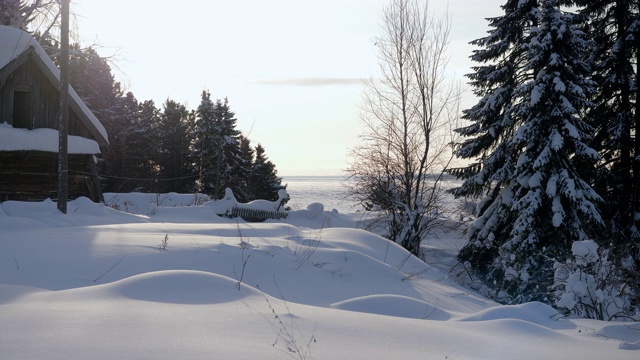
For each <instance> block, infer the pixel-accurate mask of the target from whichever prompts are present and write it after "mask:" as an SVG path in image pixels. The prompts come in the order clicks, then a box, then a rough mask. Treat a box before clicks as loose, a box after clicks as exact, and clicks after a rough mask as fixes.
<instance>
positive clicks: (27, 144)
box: [0, 123, 100, 154]
mask: <svg viewBox="0 0 640 360" xmlns="http://www.w3.org/2000/svg"><path fill="white" fill-rule="evenodd" d="M18 150H33V151H46V152H58V130H54V129H46V128H40V129H33V130H27V129H14V128H13V127H12V126H11V125H9V124H7V123H0V151H18ZM68 153H69V154H99V153H100V146H98V143H97V142H96V141H95V140H91V139H87V138H84V137H82V136H74V135H69V141H68Z"/></svg>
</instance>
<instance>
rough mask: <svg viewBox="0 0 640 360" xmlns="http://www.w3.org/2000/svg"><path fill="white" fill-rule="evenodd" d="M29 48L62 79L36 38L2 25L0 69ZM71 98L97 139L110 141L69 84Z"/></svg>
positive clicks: (103, 129) (54, 74) (0, 30)
mask: <svg viewBox="0 0 640 360" xmlns="http://www.w3.org/2000/svg"><path fill="white" fill-rule="evenodd" d="M29 48H31V49H33V53H34V54H35V55H36V56H38V58H40V60H41V61H42V62H43V63H44V65H45V66H46V68H47V69H48V70H49V71H50V72H51V74H52V75H53V76H54V78H55V79H56V80H58V81H60V70H59V69H58V67H57V66H56V65H55V64H54V63H53V61H51V59H50V58H49V56H48V55H47V53H46V52H45V51H44V49H43V48H42V46H40V44H39V43H38V41H36V39H34V38H33V37H32V36H31V35H30V34H29V33H26V32H24V31H22V30H20V29H16V28H12V27H9V26H2V25H0V69H2V68H4V67H5V66H7V65H8V64H9V63H10V62H11V61H13V60H14V59H16V58H18V56H20V54H22V53H23V52H25V51H27V50H28V49H29ZM69 100H70V101H73V102H74V103H75V104H76V105H77V106H78V107H79V108H80V111H82V114H79V115H84V116H85V117H86V119H87V120H88V123H87V122H86V121H85V119H82V116H80V118H81V120H82V121H83V123H84V124H85V125H86V126H87V128H88V129H89V131H90V132H91V133H92V134H93V135H94V136H95V137H96V139H98V141H100V142H104V143H108V139H109V138H108V136H107V131H106V130H105V128H104V126H102V124H101V123H100V121H99V120H98V119H97V118H96V117H95V115H93V113H92V112H91V110H89V108H88V107H87V105H85V103H84V101H82V99H80V96H78V94H77V93H76V92H75V90H73V88H72V87H71V86H69ZM0 121H1V119H0ZM56 151H57V150H56Z"/></svg>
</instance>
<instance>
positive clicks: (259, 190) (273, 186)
mask: <svg viewBox="0 0 640 360" xmlns="http://www.w3.org/2000/svg"><path fill="white" fill-rule="evenodd" d="M249 188H250V190H251V195H252V198H253V199H263V200H269V201H275V200H278V191H280V190H281V189H285V188H286V186H283V185H282V178H279V177H278V171H277V170H276V166H275V165H274V164H273V163H272V162H271V160H269V158H268V157H267V155H266V154H265V150H264V147H262V145H261V144H258V146H256V158H255V160H254V162H253V165H252V167H251V173H250V175H249Z"/></svg>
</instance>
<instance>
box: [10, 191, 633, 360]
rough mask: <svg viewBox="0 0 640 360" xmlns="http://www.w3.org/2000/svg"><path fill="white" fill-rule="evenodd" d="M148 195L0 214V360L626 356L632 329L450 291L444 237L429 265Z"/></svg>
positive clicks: (449, 234)
mask: <svg viewBox="0 0 640 360" xmlns="http://www.w3.org/2000/svg"><path fill="white" fill-rule="evenodd" d="M118 196H119V197H120V199H116V200H113V198H114V197H118ZM146 196H147V195H144V194H121V195H115V194H114V195H113V196H111V198H110V199H111V204H112V206H114V207H117V208H118V209H119V210H116V209H114V208H112V207H104V206H101V205H98V204H94V203H91V202H90V201H89V200H87V199H78V200H75V201H72V202H70V203H69V206H68V209H69V210H68V214H67V215H63V214H60V213H59V212H58V211H57V210H56V205H55V203H53V202H51V201H45V202H42V203H24V202H11V201H8V202H4V203H2V204H0V324H2V326H0V354H1V355H0V357H1V358H3V359H65V360H67V359H283V358H296V359H303V358H306V359H312V358H313V359H638V358H639V356H640V351H638V350H640V324H639V323H608V322H600V321H594V320H585V319H566V318H562V317H561V316H559V315H558V313H557V312H556V311H555V310H554V309H552V308H550V307H548V306H546V305H543V304H540V303H530V304H524V305H519V306H503V305H498V304H496V303H494V302H492V301H490V300H487V299H484V298H482V297H481V296H479V295H476V294H474V293H473V291H471V290H469V289H466V288H463V287H461V286H459V285H457V281H455V279H454V278H452V277H451V276H450V275H449V274H448V272H447V267H448V266H450V264H451V261H453V258H452V254H453V252H454V251H455V249H456V248H457V247H459V246H460V244H461V241H462V240H461V239H462V235H461V232H460V230H459V229H455V228H453V227H452V228H449V229H447V230H441V231H439V232H438V234H437V235H438V236H436V237H434V238H433V239H430V240H429V241H427V243H426V244H425V247H426V248H425V250H427V260H428V262H429V263H430V264H431V265H433V266H431V265H429V264H425V263H423V262H421V261H419V260H418V259H416V258H413V257H411V256H410V255H409V254H408V253H407V252H406V251H404V250H403V249H402V248H400V247H399V246H396V245H395V244H392V243H390V242H389V241H387V240H385V239H383V238H381V237H379V236H377V235H374V234H372V233H369V232H367V231H365V230H362V229H358V228H357V225H358V223H359V222H360V219H361V218H360V217H361V216H362V214H358V213H347V214H341V213H339V212H336V211H320V210H321V209H320V207H319V206H317V205H315V206H311V207H310V209H309V210H297V211H294V212H291V213H290V214H289V216H288V218H286V219H284V220H281V221H276V220H268V221H266V222H264V223H246V222H244V221H241V220H240V221H238V220H234V219H227V218H220V217H218V216H216V215H215V209H216V206H211V205H212V204H205V205H199V206H180V205H181V204H191V203H192V201H193V200H194V198H193V195H178V194H171V195H165V197H164V198H163V201H162V202H160V201H159V200H160V198H159V197H156V198H155V199H156V203H155V204H154V205H151V206H150V205H149V203H150V202H153V201H154V200H153V199H152V200H151V201H150V200H149V198H147V197H146ZM122 199H126V200H122ZM125 202H126V207H127V208H125ZM116 204H118V205H116ZM158 204H160V206H158ZM133 208H136V209H138V210H137V211H135V212H137V213H138V214H131V213H127V212H124V210H132V209H133Z"/></svg>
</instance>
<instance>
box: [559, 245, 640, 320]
mask: <svg viewBox="0 0 640 360" xmlns="http://www.w3.org/2000/svg"><path fill="white" fill-rule="evenodd" d="M571 251H572V255H573V256H572V258H570V259H567V260H566V262H565V263H559V262H556V263H555V265H554V269H555V276H554V287H555V288H556V291H555V296H556V302H555V305H556V307H557V308H558V309H560V310H563V311H564V312H565V313H567V314H574V315H578V316H581V317H585V318H591V319H598V320H616V319H635V320H640V318H639V316H640V314H639V313H638V309H637V308H634V307H633V305H632V304H631V299H632V295H633V294H631V293H630V291H631V288H630V287H629V286H628V284H627V283H626V282H625V279H624V278H623V277H622V276H621V272H620V271H619V270H618V269H617V268H616V267H615V265H614V264H613V263H612V262H611V261H609V259H608V256H609V251H607V250H604V251H600V252H598V245H597V244H596V243H595V242H594V241H592V240H584V241H575V242H573V245H572V246H571Z"/></svg>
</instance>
